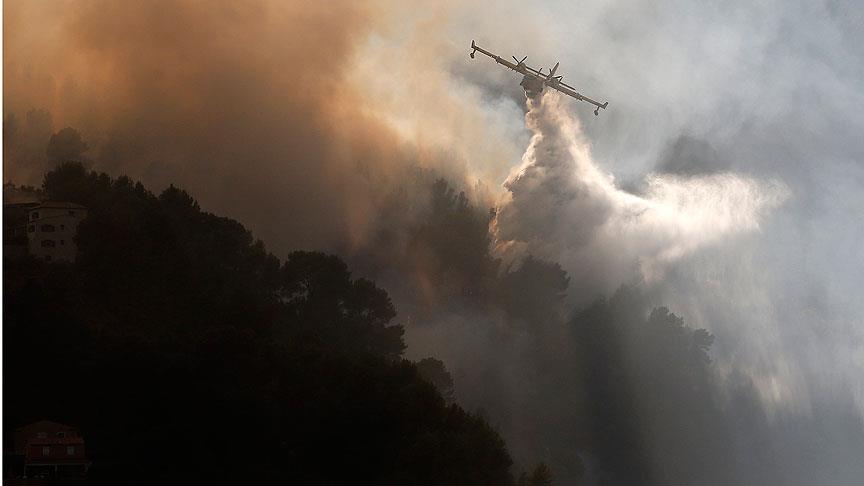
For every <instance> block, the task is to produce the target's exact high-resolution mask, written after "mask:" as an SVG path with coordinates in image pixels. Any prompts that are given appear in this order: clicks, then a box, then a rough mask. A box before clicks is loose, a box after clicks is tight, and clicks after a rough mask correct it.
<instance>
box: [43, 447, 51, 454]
mask: <svg viewBox="0 0 864 486" xmlns="http://www.w3.org/2000/svg"><path fill="white" fill-rule="evenodd" d="M42 455H43V456H50V455H51V447H49V446H43V447H42Z"/></svg>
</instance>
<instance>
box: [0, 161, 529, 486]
mask: <svg viewBox="0 0 864 486" xmlns="http://www.w3.org/2000/svg"><path fill="white" fill-rule="evenodd" d="M43 189H44V191H45V192H46V194H47V195H48V197H49V198H51V199H52V200H62V201H72V202H77V203H80V204H83V205H85V206H87V207H88V208H89V211H90V213H89V216H88V218H87V219H86V220H85V221H83V222H82V223H81V225H80V227H79V232H78V237H77V244H78V250H79V255H78V259H77V261H76V262H75V263H74V264H64V263H46V262H40V261H35V260H27V261H11V260H10V261H7V262H6V266H5V271H4V284H5V290H4V292H5V295H4V297H5V298H4V302H5V306H4V324H5V325H4V342H5V349H4V355H5V366H6V367H5V370H6V372H5V383H4V392H5V397H6V400H5V404H4V405H5V410H4V414H5V421H6V422H5V423H6V424H7V425H6V433H7V440H8V433H9V431H10V429H11V428H12V427H15V426H19V425H23V424H25V423H28V422H31V421H35V420H38V419H42V418H48V419H52V420H56V421H60V422H65V423H69V424H71V425H75V426H78V427H80V428H81V430H82V431H83V433H84V435H85V437H86V440H87V447H88V451H89V456H90V458H91V459H92V460H93V467H92V469H91V479H93V480H94V481H96V480H103V481H104V482H105V483H111V484H116V483H117V482H118V481H120V482H128V481H138V482H148V483H151V484H153V483H156V482H164V481H177V480H184V479H185V480H188V481H193V480H194V481H195V482H202V481H205V480H208V479H211V480H214V481H215V480H219V481H224V480H226V479H235V480H237V481H239V482H240V483H241V484H249V483H254V482H256V481H267V482H271V481H275V480H282V481H285V482H288V483H290V484H333V483H340V484H510V483H512V478H511V476H510V472H509V467H510V464H511V461H510V457H509V455H508V453H507V451H506V449H505V447H504V443H503V441H502V440H501V438H500V437H499V436H498V435H497V433H496V432H495V431H494V430H492V429H491V428H490V426H489V425H488V424H487V423H486V422H485V421H484V420H483V419H481V418H479V417H477V416H474V415H472V414H469V413H466V412H464V411H463V410H462V409H461V408H459V407H458V406H456V405H452V404H448V403H447V402H445V400H444V399H443V398H442V396H441V394H440V393H439V391H438V390H436V388H435V386H434V385H433V384H432V383H430V382H429V381H427V380H426V379H423V378H422V377H421V376H420V374H419V373H418V370H417V367H416V365H414V364H413V363H411V362H408V361H406V360H404V359H402V358H401V355H402V351H403V349H404V344H403V341H402V331H403V330H402V328H401V326H399V325H393V324H392V323H391V320H392V319H393V318H394V316H395V309H394V306H393V304H392V303H391V301H390V299H389V297H388V295H387V293H386V292H385V291H383V290H382V289H381V288H379V287H377V286H376V285H375V284H374V283H373V282H371V281H369V280H364V279H359V278H352V276H351V274H350V272H349V271H348V268H347V266H346V264H345V263H344V262H342V261H341V260H340V259H339V258H337V257H335V256H330V255H325V254H320V253H310V252H295V253H292V254H291V255H290V256H289V257H288V258H287V260H286V261H284V262H280V261H279V260H278V259H277V258H276V257H274V256H273V255H271V254H269V253H267V252H266V250H265V248H264V245H263V244H262V243H261V242H260V241H255V240H254V239H253V238H252V236H251V234H250V233H249V232H248V231H247V230H246V229H245V228H243V226H242V225H240V224H239V223H237V222H236V221H233V220H230V219H227V218H221V217H217V216H214V215H212V214H208V213H205V212H202V211H201V210H200V208H199V207H198V205H197V203H196V202H195V201H194V200H193V199H192V198H191V197H190V196H189V195H188V194H187V193H185V192H184V191H182V190H180V189H177V188H174V187H170V188H168V189H167V190H165V191H164V192H163V193H162V194H160V195H159V196H158V197H157V196H155V195H154V194H152V193H150V192H149V191H147V190H146V189H145V188H144V187H143V186H142V185H141V184H137V183H134V182H133V181H131V180H129V179H128V178H125V177H120V178H118V179H112V178H110V177H108V176H107V175H105V174H97V173H94V172H88V171H86V170H85V169H84V167H83V166H81V165H80V164H71V163H70V164H65V165H62V166H60V167H59V168H57V169H56V170H54V171H52V172H50V173H48V174H47V175H46V176H45V182H44V187H43ZM429 363H431V362H427V363H425V364H424V369H433V371H435V372H436V373H437V375H436V376H444V375H443V374H442V372H443V373H446V370H441V369H435V367H434V366H433V367H432V368H429V367H428V366H425V365H427V364H429ZM448 398H449V397H448Z"/></svg>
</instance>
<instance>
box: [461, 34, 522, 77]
mask: <svg viewBox="0 0 864 486" xmlns="http://www.w3.org/2000/svg"><path fill="white" fill-rule="evenodd" d="M475 52H480V53H481V54H485V55H487V56H489V57H491V58H492V59H494V60H495V62H497V63H498V64H502V65H504V66H507V67H508V68H510V69H512V70H514V71H516V72H519V69H518V66H517V65H516V64H513V63H512V62H510V61H508V60H507V59H504V58H503V57H501V56H498V55H495V54H492V53H491V52H489V51H487V50H486V49H483V48H482V47H480V46H478V45H477V44H475V43H474V41H473V40H472V41H471V54H470V56H471V58H472V59H473V58H474V53H475Z"/></svg>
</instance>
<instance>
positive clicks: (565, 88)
mask: <svg viewBox="0 0 864 486" xmlns="http://www.w3.org/2000/svg"><path fill="white" fill-rule="evenodd" d="M549 87H550V88H553V89H557V90H558V91H560V92H562V93H564V94H566V95H567V96H572V97H573V98H576V99H577V100H579V101H585V102H588V103H591V104H592V105H594V106H596V107H597V108H596V109H595V110H594V114H595V115H597V114H599V113H600V109H601V108H602V109H604V110H605V109H606V106H608V105H609V102H608V101H607V102H606V103H600V102H599V101H594V100H592V99H591V98H589V97H587V96H582V95H581V94H579V92H578V91H576V89H575V88H573V86H570V85H569V84H564V83H562V82H558V83H556V84H550V85H549Z"/></svg>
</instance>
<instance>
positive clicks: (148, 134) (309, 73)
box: [4, 0, 864, 414]
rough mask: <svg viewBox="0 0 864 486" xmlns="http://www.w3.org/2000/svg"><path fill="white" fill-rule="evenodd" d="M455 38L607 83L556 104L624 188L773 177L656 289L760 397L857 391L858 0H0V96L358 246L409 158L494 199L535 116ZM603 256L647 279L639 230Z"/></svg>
mask: <svg viewBox="0 0 864 486" xmlns="http://www.w3.org/2000/svg"><path fill="white" fill-rule="evenodd" d="M472 39H474V40H476V41H477V43H478V44H480V45H482V46H484V47H486V48H487V49H490V50H492V51H493V52H496V53H498V54H500V55H502V56H508V57H509V56H510V55H511V54H512V55H518V56H519V57H520V58H521V56H524V55H526V54H527V55H528V60H527V62H528V64H529V65H532V66H535V67H541V66H542V67H546V68H548V67H549V66H551V65H553V64H554V63H555V62H556V61H560V62H561V67H560V68H559V74H563V75H564V76H565V78H564V79H565V81H566V82H568V83H570V84H572V85H573V86H576V87H577V88H578V89H579V90H580V91H581V92H583V93H584V94H586V95H588V96H591V97H593V98H595V99H599V100H601V101H606V100H608V101H609V108H608V109H607V110H606V111H605V112H603V113H601V115H600V116H599V117H594V116H593V115H592V113H591V107H590V106H589V105H586V104H580V103H577V102H575V101H572V100H566V101H565V105H564V107H563V108H562V109H563V110H564V112H565V113H566V115H567V116H568V117H572V119H573V120H577V121H578V122H577V126H581V128H579V129H578V130H581V133H580V134H579V137H578V144H579V147H580V150H585V151H586V152H587V153H590V157H591V161H592V164H593V166H596V168H597V170H599V171H601V172H602V173H603V174H605V175H606V176H610V181H611V182H610V184H611V187H615V188H617V189H621V188H626V189H627V190H629V191H631V192H636V193H641V192H644V191H646V190H649V189H650V185H646V181H650V180H651V179H650V177H651V176H650V175H651V174H652V173H653V174H657V173H664V172H675V173H678V174H680V175H681V177H684V178H688V177H694V176H695V177H720V176H717V174H727V175H728V174H732V175H733V176H734V177H736V178H738V180H746V181H752V183H753V184H768V183H769V182H770V184H775V185H776V186H777V187H779V186H782V187H783V188H785V189H784V190H785V191H786V196H785V197H784V198H783V201H782V204H779V203H778V204H777V205H776V207H774V206H772V209H771V211H766V212H764V213H763V212H760V213H759V217H758V218H757V221H756V224H755V225H753V226H752V227H750V228H748V229H747V231H741V232H732V233H728V234H725V233H724V234H723V235H722V237H718V238H710V239H705V238H703V236H704V235H702V234H690V235H689V236H687V238H691V239H693V240H694V241H695V240H699V241H702V240H705V241H704V244H702V243H700V244H699V245H696V246H694V247H693V248H692V249H691V250H688V251H687V252H685V253H684V254H681V255H680V256H679V257H676V258H675V259H674V262H671V263H670V264H669V265H668V266H666V267H665V268H664V271H663V274H662V278H659V279H654V280H653V281H652V282H651V283H650V287H651V289H652V290H653V291H654V292H656V294H657V295H658V296H659V297H658V298H660V299H661V300H663V301H664V302H666V303H667V304H668V305H669V307H670V308H671V309H672V310H673V311H675V312H677V313H680V314H681V315H683V316H684V317H685V319H686V320H687V322H689V323H691V324H693V325H695V326H701V327H706V328H708V329H710V330H711V331H712V332H713V333H715V334H716V336H717V342H716V345H715V351H714V354H715V357H716V359H717V361H718V363H719V364H720V365H721V366H731V365H732V364H734V365H736V366H738V367H741V368H742V369H744V370H746V371H747V372H748V373H749V374H751V376H752V377H753V378H754V380H755V381H756V383H757V384H758V386H759V390H760V393H761V394H762V397H763V399H764V400H765V401H766V403H767V404H768V405H769V406H770V408H772V409H784V410H790V411H793V412H795V413H799V412H800V413H804V414H806V413H808V412H809V410H810V409H811V407H812V406H813V405H814V403H819V402H822V401H831V400H833V399H834V398H836V397H844V398H845V397H846V395H847V394H851V395H852V396H853V397H854V399H855V400H856V403H857V406H858V407H859V409H860V410H864V303H862V301H864V299H862V294H861V287H862V284H864V281H862V280H864V196H862V189H864V137H862V136H861V135H862V134H864V89H862V86H864V9H861V8H860V6H858V5H856V3H855V2H851V1H850V2H815V1H807V2H803V1H802V2H790V1H779V0H778V1H759V2H752V1H733V2H713V3H699V4H697V3H693V2H689V1H668V2H637V1H622V2H614V3H613V2H603V1H591V0H589V1H581V2H565V1H560V2H546V3H543V4H539V5H538V4H535V2H531V3H528V2H516V1H507V2H498V1H496V2H484V3H473V4H467V3H465V2H455V1H454V2H432V1H430V2H410V3H407V2H392V3H390V2H370V3H368V4H355V3H351V2H345V3H341V2H326V3H321V4H318V3H315V4H313V3H311V2H303V4H302V5H299V4H298V5H294V6H292V5H288V4H285V3H283V2H268V1H260V2H246V3H243V4H242V5H240V4H235V3H234V2H218V1H217V2H204V1H176V2H172V1H154V2H146V3H144V4H139V3H134V4H133V3H126V2H123V3H119V2H113V1H98V0H93V1H77V2H72V1H56V2H27V1H7V2H4V116H6V115H9V114H10V113H14V114H15V116H16V117H17V119H18V120H19V123H20V124H21V125H22V126H23V127H24V128H22V130H26V123H25V121H26V114H27V112H28V111H29V110H31V109H44V110H47V111H49V112H50V113H51V115H52V120H53V130H54V131H56V130H59V129H60V128H63V127H65V126H69V125H71V126H74V127H76V128H78V129H79V130H81V131H82V133H83V134H84V136H85V138H86V139H87V141H88V142H89V143H90V145H91V149H90V151H89V152H88V153H87V156H88V158H89V159H90V163H91V164H92V166H93V167H94V168H95V169H98V170H105V171H108V172H111V173H112V174H115V175H116V174H120V173H128V174H129V175H131V176H133V177H136V178H140V179H142V180H143V181H144V182H145V183H147V184H148V185H150V186H151V187H153V188H154V189H157V190H158V189H160V188H162V187H164V186H166V185H167V184H168V183H169V182H175V183H179V184H181V185H183V186H184V187H187V188H189V189H190V190H191V192H192V193H193V194H195V195H196V197H198V198H199V199H200V200H201V202H202V206H203V207H204V208H205V209H207V210H211V211H215V212H218V213H221V214H225V215H227V216H231V217H236V218H238V219H240V220H241V221H243V222H244V223H245V224H247V225H249V227H250V228H251V229H252V230H253V231H254V232H255V233H256V235H259V236H261V237H263V238H264V239H265V240H266V241H267V242H268V245H269V247H270V248H272V249H273V250H274V251H275V252H276V253H277V254H283V255H284V254H285V252H286V251H288V250H290V249H293V248H297V247H304V248H319V249H330V250H333V249H344V248H348V249H352V248H358V247H362V246H363V245H365V244H367V236H368V235H369V234H370V233H371V232H372V231H373V228H370V225H371V223H370V221H371V220H373V219H374V215H375V214H376V211H377V210H378V208H380V206H381V205H382V204H384V203H383V193H384V192H386V191H382V188H386V187H390V185H392V184H393V183H394V181H399V180H400V178H401V177H402V174H404V170H405V168H406V167H410V166H418V165H419V166H422V167H431V168H435V169H437V170H439V171H440V172H442V173H444V174H445V175H447V176H448V177H450V178H452V179H454V180H456V181H457V182H458V183H460V184H463V185H465V186H466V187H468V188H470V189H472V197H473V198H474V199H475V202H481V203H483V204H489V205H494V204H505V201H506V199H507V197H508V196H509V194H508V191H507V190H506V189H505V188H504V186H503V183H504V182H505V180H507V178H508V177H510V176H512V175H513V174H514V171H515V170H517V169H518V168H519V167H520V166H521V165H522V163H523V155H524V153H525V150H526V148H527V147H528V146H529V143H530V140H531V136H532V132H531V131H530V130H529V129H528V128H527V127H526V124H525V117H524V115H525V106H524V100H523V98H522V95H521V93H520V91H519V88H518V81H519V79H518V78H517V77H516V76H515V75H514V74H513V73H512V72H509V71H507V70H505V69H503V68H502V67H501V66H497V65H495V64H494V62H492V61H491V60H489V59H486V58H481V57H480V56H478V58H477V59H474V60H471V59H469V58H468V56H467V54H468V46H469V44H470V42H471V40H472ZM34 130H35V129H34ZM574 130H576V129H574ZM29 164H30V165H28V164H27V163H24V162H22V161H18V160H10V159H9V158H8V157H7V159H6V163H5V167H4V179H5V180H13V181H16V182H23V183H31V184H38V183H39V177H40V174H41V171H42V170H44V168H45V166H44V165H39V166H34V165H33V163H29ZM646 177H648V179H646ZM772 187H773V186H772ZM734 209H735V208H734V207H731V210H733V212H734ZM742 210H743V208H742ZM556 217H557V218H558V219H559V220H558V221H557V225H556V228H559V229H560V228H567V227H573V228H578V227H579V225H580V221H579V220H578V219H575V216H574V215H572V214H570V213H567V212H566V211H564V212H562V213H560V214H557V215H556ZM570 217H573V218H574V219H573V220H568V218H570ZM709 230H710V228H706V229H705V231H709ZM571 237H572V235H570V234H568V233H567V232H566V231H563V230H560V231H558V232H556V233H554V235H550V238H555V239H556V240H555V241H548V242H547V243H549V246H550V247H551V248H556V247H561V248H568V247H569V246H570V245H569V241H570V240H569V238H571ZM561 251H562V254H561V255H557V258H558V259H561V260H562V261H563V263H564V264H565V267H566V270H567V271H568V272H569V273H570V274H571V275H574V276H582V275H584V274H585V271H586V269H585V268H583V267H580V263H578V262H579V261H581V260H579V259H575V260H572V259H569V260H568V258H567V255H566V254H564V253H566V251H565V250H561ZM546 256H548V257H550V258H554V257H556V255H554V254H549V255H546ZM603 258H604V260H602V261H603V262H605V263H604V265H605V264H606V263H608V264H609V265H611V266H613V267H615V268H619V267H620V268H627V269H632V270H631V271H629V273H628V272H621V274H620V276H619V275H618V274H617V273H616V274H615V275H616V276H615V278H613V279H612V281H609V282H606V285H607V286H608V287H614V286H615V285H618V284H620V283H627V282H631V281H634V280H639V279H643V278H645V275H644V274H640V270H639V268H640V265H639V264H640V263H644V261H640V258H644V253H643V252H639V251H630V252H623V253H621V254H620V256H615V255H611V256H610V255H604V256H603ZM616 258H617V260H616ZM608 259H611V260H608ZM613 260H615V261H613ZM591 270H592V271H594V272H602V271H603V268H602V267H597V266H594V267H591ZM577 288H578V287H577ZM574 292H576V291H574ZM587 297H593V295H591V296H585V295H581V296H580V295H571V298H572V299H573V300H574V302H578V301H580V300H583V299H584V298H587ZM409 332H410V331H409ZM409 341H410V340H409Z"/></svg>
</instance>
